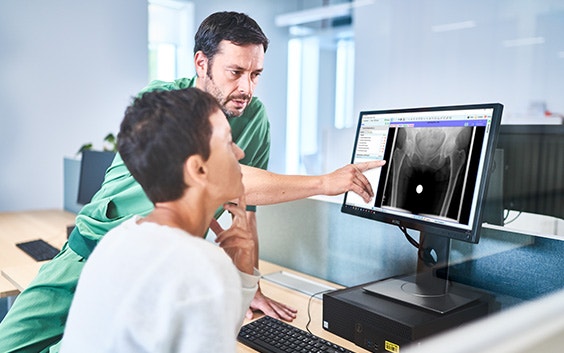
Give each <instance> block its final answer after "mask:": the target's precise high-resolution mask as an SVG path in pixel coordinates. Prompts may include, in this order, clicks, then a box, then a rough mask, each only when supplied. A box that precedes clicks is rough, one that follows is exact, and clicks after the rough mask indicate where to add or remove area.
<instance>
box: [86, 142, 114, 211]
mask: <svg viewBox="0 0 564 353" xmlns="http://www.w3.org/2000/svg"><path fill="white" fill-rule="evenodd" d="M115 155H116V154H115V152H110V151H90V150H86V151H83V152H82V160H81V162H80V178H79V182H78V197H77V202H78V203H79V204H81V205H86V204H87V203H89V202H90V200H92V196H94V194H95V193H96V192H98V190H100V187H101V186H102V183H103V182H104V176H105V175H106V169H108V167H109V166H110V165H111V164H112V161H113V159H114V157H115Z"/></svg>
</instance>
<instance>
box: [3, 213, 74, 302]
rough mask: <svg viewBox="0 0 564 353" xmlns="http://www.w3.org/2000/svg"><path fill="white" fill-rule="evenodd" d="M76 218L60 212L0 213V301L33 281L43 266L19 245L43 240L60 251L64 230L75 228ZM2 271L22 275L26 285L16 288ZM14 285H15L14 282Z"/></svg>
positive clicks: (64, 239)
mask: <svg viewBox="0 0 564 353" xmlns="http://www.w3.org/2000/svg"><path fill="white" fill-rule="evenodd" d="M74 219H75V214H74V213H71V212H66V211H62V210H41V211H24V212H4V213H0V272H2V275H3V276H4V277H1V278H0V297H3V296H13V295H16V294H18V293H19V291H20V290H21V288H24V287H25V286H27V284H29V281H31V279H33V278H34V277H35V274H36V273H37V271H38V270H39V267H40V266H41V264H42V262H37V261H35V260H34V259H32V258H31V257H30V256H29V255H27V254H26V253H24V252H23V251H22V250H20V249H19V248H18V247H17V246H16V244H17V243H20V242H25V241H30V240H36V239H43V240H45V241H46V242H48V243H50V244H51V245H53V246H55V247H57V248H58V249H60V248H61V247H62V246H63V245H64V243H65V241H66V239H67V231H66V228H67V226H69V225H72V224H74ZM4 270H8V272H10V271H12V272H13V271H16V272H21V274H24V275H26V276H27V277H26V278H31V279H30V280H29V281H26V282H23V283H24V285H15V284H14V283H15V282H14V281H13V280H12V279H11V278H6V276H5V274H4ZM16 284H17V282H16Z"/></svg>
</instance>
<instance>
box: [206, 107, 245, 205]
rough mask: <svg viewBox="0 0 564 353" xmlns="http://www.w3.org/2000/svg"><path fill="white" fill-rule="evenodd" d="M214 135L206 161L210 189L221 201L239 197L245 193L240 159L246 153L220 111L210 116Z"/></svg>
mask: <svg viewBox="0 0 564 353" xmlns="http://www.w3.org/2000/svg"><path fill="white" fill-rule="evenodd" d="M210 122H211V125H212V129H213V130H212V136H211V139H210V156H209V158H208V160H207V161H206V165H207V166H208V170H209V175H210V178H209V181H210V184H209V187H208V191H209V193H210V195H212V197H214V198H215V199H217V200H218V201H219V202H220V203H224V202H226V201H229V200H233V199H235V198H238V197H239V196H241V195H242V194H243V191H244V188H243V180H242V177H243V174H242V173H241V166H240V165H239V160H240V159H241V158H243V157H245V153H244V152H243V150H242V149H241V148H239V146H237V145H236V144H235V143H234V142H233V140H232V139H231V127H230V126H229V123H228V122H227V119H226V118H225V115H224V114H223V113H222V112H221V111H220V110H217V111H215V112H214V113H213V114H212V115H211V116H210Z"/></svg>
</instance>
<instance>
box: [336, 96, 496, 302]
mask: <svg viewBox="0 0 564 353" xmlns="http://www.w3.org/2000/svg"><path fill="white" fill-rule="evenodd" d="M502 110H503V106H502V105H501V104H499V103H489V104H472V105H458V106H441V107H423V108H409V109H394V110H376V111H363V112H361V113H360V117H359V122H358V127H357V132H356V138H355V143H354V151H353V156H352V163H353V164H355V163H359V162H366V161H372V160H386V161H387V163H386V165H384V166H383V167H382V168H379V169H373V170H369V171H367V172H365V175H366V177H367V178H368V180H369V181H370V182H371V184H372V187H373V189H374V192H375V197H374V198H373V199H372V200H371V201H370V202H369V203H367V202H364V200H363V199H362V198H361V197H359V196H358V195H357V194H354V193H352V192H348V193H346V194H345V197H344V201H343V205H342V207H341V211H342V212H343V213H347V214H351V215H355V216H359V217H364V218H368V219H372V220H376V221H381V222H385V223H390V224H394V225H397V226H398V227H400V229H401V230H402V231H403V232H404V234H406V236H408V237H409V235H408V233H407V231H406V228H410V229H414V230H418V231H420V236H419V243H418V244H416V245H417V246H418V268H417V274H416V275H415V276H409V277H408V278H405V279H390V280H387V281H380V282H376V283H374V284H373V285H370V286H369V287H366V288H365V290H367V291H369V292H372V293H377V294H379V295H384V296H389V297H392V298H394V299H397V300H402V301H405V302H409V303H411V304H413V305H417V306H420V307H424V308H427V309H429V310H433V311H436V312H440V313H445V312H448V311H450V310H453V309H455V308H457V307H459V306H461V305H464V304H465V303H467V302H468V301H473V300H475V299H476V297H475V296H474V295H470V296H468V297H467V298H466V297H465V295H464V294H462V295H460V293H457V294H455V293H453V292H452V291H451V290H449V283H448V281H446V280H445V279H444V278H446V277H448V275H444V274H443V275H439V271H445V270H446V269H447V268H448V256H449V250H450V240H451V239H456V240H461V241H465V242H470V243H477V242H478V241H479V235H480V229H481V224H482V211H483V210H482V203H483V199H484V198H485V195H486V190H487V184H488V176H489V171H490V165H491V163H492V161H493V155H494V150H495V146H496V139H497V133H498V129H499V124H500V121H501V114H502ZM411 241H412V243H414V242H415V240H414V239H411ZM415 243H416V242H415Z"/></svg>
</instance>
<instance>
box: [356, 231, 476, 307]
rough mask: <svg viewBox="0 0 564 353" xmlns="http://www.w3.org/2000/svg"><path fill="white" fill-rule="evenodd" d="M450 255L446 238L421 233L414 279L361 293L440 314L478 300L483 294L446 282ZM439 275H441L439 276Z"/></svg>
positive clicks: (387, 282)
mask: <svg viewBox="0 0 564 353" xmlns="http://www.w3.org/2000/svg"><path fill="white" fill-rule="evenodd" d="M449 252H450V239H449V238H447V237H442V236H437V235H434V234H430V233H424V232H421V234H420V237H419V250H418V256H417V274H416V275H412V276H404V277H399V278H389V279H386V280H383V281H378V282H374V283H371V284H369V285H366V286H364V287H363V289H364V290H365V291H366V292H368V293H371V294H377V295H381V296H384V297H387V298H390V299H392V300H395V301H400V302H403V303H407V304H411V305H414V306H417V307H421V308H425V309H427V310H431V311H434V312H437V313H440V314H445V313H447V312H449V311H452V310H454V309H457V308H460V307H462V306H465V305H467V304H469V303H472V302H474V301H476V300H479V299H480V298H481V297H482V296H483V293H481V292H479V291H474V290H472V289H471V288H468V287H465V286H464V288H463V286H456V285H454V284H452V283H450V282H449V281H448V259H449ZM439 272H442V275H441V276H439V275H438V273H439Z"/></svg>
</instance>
